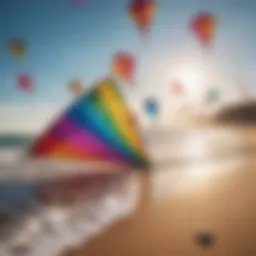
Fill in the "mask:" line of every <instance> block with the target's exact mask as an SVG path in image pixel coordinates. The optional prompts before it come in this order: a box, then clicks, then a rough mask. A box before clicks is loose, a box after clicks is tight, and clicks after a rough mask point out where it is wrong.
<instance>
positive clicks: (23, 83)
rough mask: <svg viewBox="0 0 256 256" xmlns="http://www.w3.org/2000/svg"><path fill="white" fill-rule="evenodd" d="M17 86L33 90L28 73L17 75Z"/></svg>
mask: <svg viewBox="0 0 256 256" xmlns="http://www.w3.org/2000/svg"><path fill="white" fill-rule="evenodd" d="M18 86H19V88H20V89H21V90H23V91H32V90H33V81H32V78H31V77H30V76H29V75H28V74H22V75H20V76H19V77H18Z"/></svg>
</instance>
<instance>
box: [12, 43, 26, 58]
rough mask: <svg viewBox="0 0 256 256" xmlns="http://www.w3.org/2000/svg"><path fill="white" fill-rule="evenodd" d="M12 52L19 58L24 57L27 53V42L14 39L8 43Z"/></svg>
mask: <svg viewBox="0 0 256 256" xmlns="http://www.w3.org/2000/svg"><path fill="white" fill-rule="evenodd" d="M8 49H9V51H10V53H11V54H12V55H13V56H14V57H15V58H17V59H20V58H23V57H24V56H25V54H26V50H27V46H26V43H25V42H24V41H23V40H21V39H12V40H10V41H9V43H8Z"/></svg>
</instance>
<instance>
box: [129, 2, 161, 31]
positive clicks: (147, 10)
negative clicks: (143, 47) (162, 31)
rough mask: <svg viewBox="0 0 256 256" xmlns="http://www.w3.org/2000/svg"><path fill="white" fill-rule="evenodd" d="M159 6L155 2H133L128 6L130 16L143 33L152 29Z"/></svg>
mask: <svg viewBox="0 0 256 256" xmlns="http://www.w3.org/2000/svg"><path fill="white" fill-rule="evenodd" d="M157 9H158V6H157V4H156V2H155V1H154V0H132V1H131V3H130V5H129V6H128V11H129V15H130V17H131V19H132V21H133V22H134V23H135V24H136V26H137V28H138V29H139V30H140V32H141V33H143V34H145V33H147V32H148V30H149V29H150V27H151V25H152V22H153V19H154V17H155V15H156V12H157Z"/></svg>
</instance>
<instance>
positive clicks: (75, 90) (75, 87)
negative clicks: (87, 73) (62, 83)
mask: <svg viewBox="0 0 256 256" xmlns="http://www.w3.org/2000/svg"><path fill="white" fill-rule="evenodd" d="M68 88H69V91H70V92H71V93H72V94H74V95H77V96H80V95H81V94H83V92H84V87H83V85H82V83H81V82H80V81H79V80H77V79H72V80H71V81H70V82H69V85H68Z"/></svg>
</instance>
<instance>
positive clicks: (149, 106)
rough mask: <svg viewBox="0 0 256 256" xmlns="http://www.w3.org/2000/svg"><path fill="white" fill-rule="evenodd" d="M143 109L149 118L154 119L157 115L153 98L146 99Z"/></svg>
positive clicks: (156, 105) (155, 102)
mask: <svg viewBox="0 0 256 256" xmlns="http://www.w3.org/2000/svg"><path fill="white" fill-rule="evenodd" d="M144 108H145V111H146V113H147V114H148V115H149V116H151V117H155V116H157V115H158V113H159V106H158V103H157V101H156V100H155V99H153V98H148V99H146V100H145V102H144Z"/></svg>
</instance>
